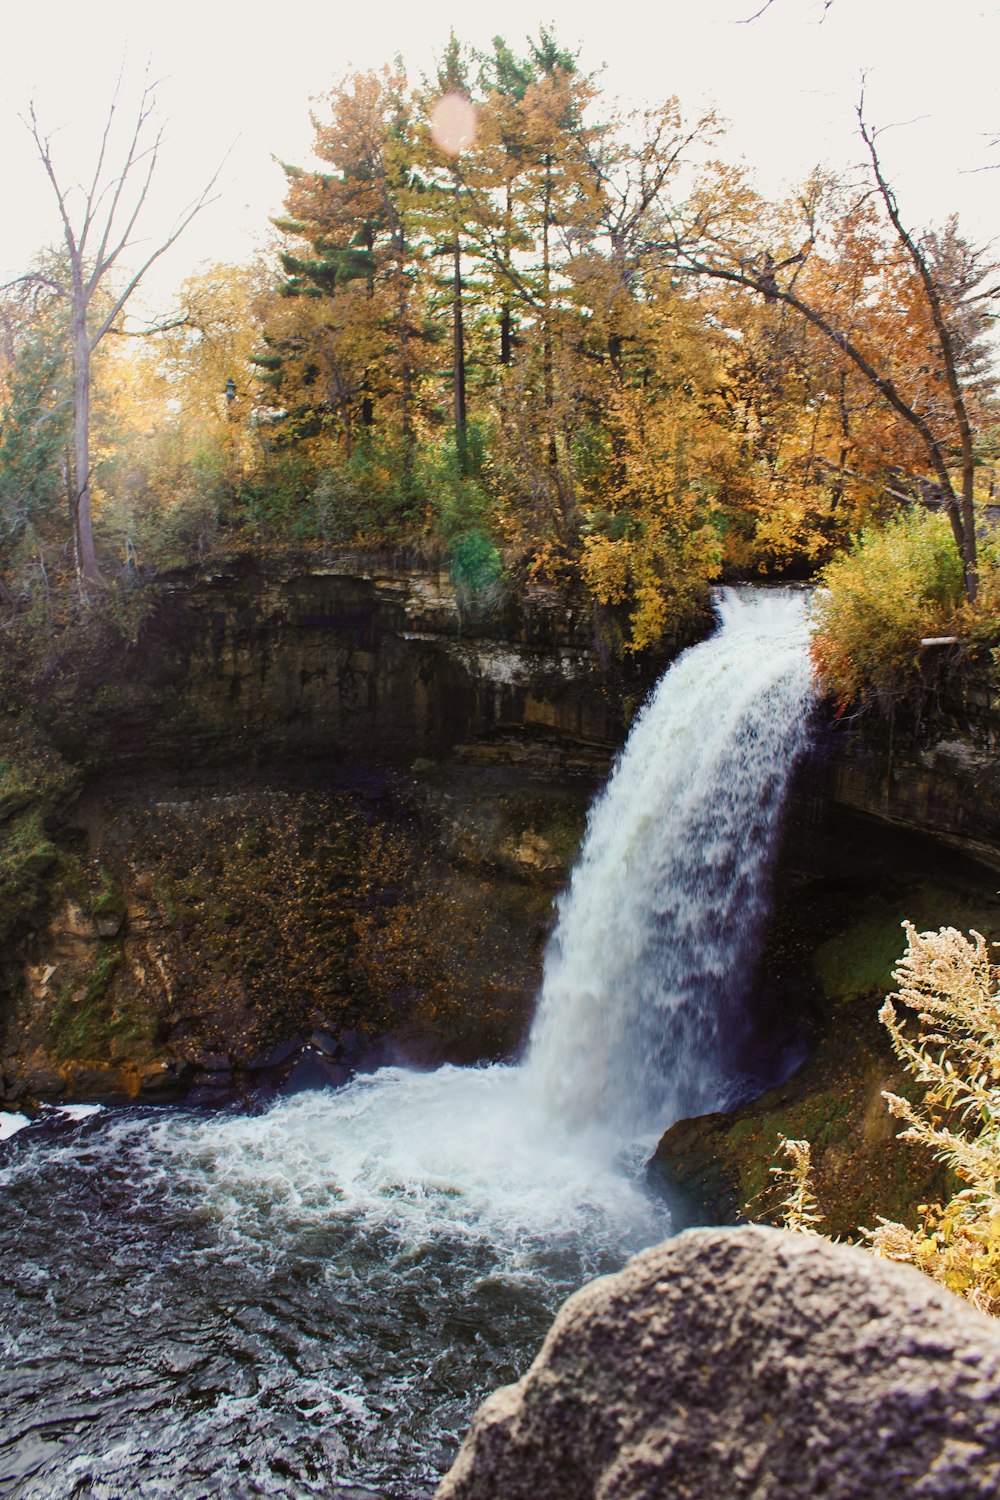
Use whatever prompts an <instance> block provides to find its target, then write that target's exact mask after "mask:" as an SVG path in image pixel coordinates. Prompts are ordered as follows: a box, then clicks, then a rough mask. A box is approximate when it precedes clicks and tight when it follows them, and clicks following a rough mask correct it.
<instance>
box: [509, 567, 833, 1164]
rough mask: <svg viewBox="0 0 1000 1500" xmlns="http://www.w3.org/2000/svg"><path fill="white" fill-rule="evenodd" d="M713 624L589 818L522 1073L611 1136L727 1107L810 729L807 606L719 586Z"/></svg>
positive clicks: (567, 1115)
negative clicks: (797, 767)
mask: <svg viewBox="0 0 1000 1500" xmlns="http://www.w3.org/2000/svg"><path fill="white" fill-rule="evenodd" d="M719 615H720V619H721V628H720V629H719V630H718V631H717V632H716V634H715V635H713V636H712V637H710V638H709V639H708V640H706V641H703V642H701V643H700V644H699V645H697V646H693V647H692V648H691V649H690V650H688V651H686V652H685V653H684V654H683V655H682V656H680V657H679V658H678V659H677V661H675V662H674V664H673V665H672V667H671V668H670V670H669V671H668V672H667V673H666V675H665V676H664V677H663V678H662V679H661V681H660V683H659V685H658V687H657V688H656V690H655V692H654V693H653V696H652V697H651V698H650V700H649V702H648V703H647V704H646V706H645V708H644V709H643V711H642V713H641V714H640V716H639V718H638V720H637V722H636V724H635V726H634V727H633V729H632V733H631V734H630V736H629V739H628V743H627V744H626V746H625V749H624V751H623V752H622V755H621V758H620V759H619V761H618V763H617V766H616V767H615V770H614V773H613V775H612V777H611V780H610V782H609V783H608V786H607V788H606V790H605V791H604V793H603V795H602V796H601V797H600V798H599V799H598V801H597V802H596V803H595V805H594V807H593V809H592V811H591V815H590V820H589V823H588V829H587V834H586V837H585V840H584V845H583V849H582V852H581V854H580V857H579V859H578V861H577V864H576V868H575V870H574V872H573V877H572V881H571V884H570V887H569V890H568V892H567V893H566V895H565V896H564V898H563V899H562V902H561V904H560V910H559V918H558V924H557V927H556V931H555V934H554V937H553V939H552V942H551V944H550V947H549V951H548V954H547V957H546V963H545V977H544V983H543V987H542V995H541V1000H540V1003H539V1008H538V1013H537V1017H536V1020H535V1024H534V1027H533V1029H532V1033H531V1038H530V1043H529V1048H528V1053H527V1058H526V1062H525V1081H526V1082H527V1083H529V1084H530V1087H531V1090H532V1092H533V1093H534V1094H536V1095H537V1096H539V1097H541V1098H544V1099H545V1101H546V1104H547V1108H548V1110H549V1112H550V1113H551V1114H553V1115H554V1116H556V1117H559V1118H561V1119H563V1120H566V1121H570V1122H572V1121H579V1122H581V1123H583V1122H588V1123H591V1124H592V1123H593V1122H595V1121H603V1122H605V1123H606V1124H607V1125H609V1126H610V1127H612V1128H613V1129H614V1130H615V1132H616V1133H617V1134H619V1135H623V1134H624V1135H628V1134H631V1135H635V1134H637V1133H642V1132H644V1131H647V1130H650V1129H662V1128H663V1127H664V1125H665V1124H669V1123H670V1121H671V1120H674V1119H678V1118H680V1117H682V1116H684V1115H691V1114H698V1113H703V1112H705V1111H707V1110H711V1109H713V1108H718V1107H719V1106H720V1104H722V1103H724V1102H725V1092H724V1091H725V1083H724V1072H725V1067H726V1063H727V1062H730V1061H731V1051H732V1049H731V1048H730V1047H729V1046H728V1045H727V1043H728V1041H729V1039H730V1038H731V1037H732V1036H733V1034H734V1032H737V1031H738V1029H739V1023H740V1018H741V1011H742V1004H743V1001H744V999H745V996H746V991H747V987H748V985H749V983H750V982H751V980H752V977H753V966H754V960H755V959H756V957H757V955H758V945H759V941H760V935H761V928H762V921H763V917H764V915H765V912H766V896H767V885H768V872H769V869H770V864H771V860H772V855H773V853H774V848H775V840H776V838H777V835H778V830H779V827H780V816H781V809H782V805H783V802H784V798H785V793H786V790H787V787H788V783H789V778H790V775H791V772H792V769H793V767H794V764H795V760H796V757H797V756H798V754H799V753H800V751H801V750H802V749H803V747H804V745H805V742H806V738H807V734H808V718H809V708H810V702H811V696H812V691H811V671H810V665H809V658H808V650H807V643H808V622H807V612H806V603H805V600H804V598H803V596H802V595H801V594H797V593H791V592H786V591H781V592H756V593H752V594H751V593H737V592H735V591H733V590H726V591H725V592H724V593H723V595H722V598H721V601H720V605H719Z"/></svg>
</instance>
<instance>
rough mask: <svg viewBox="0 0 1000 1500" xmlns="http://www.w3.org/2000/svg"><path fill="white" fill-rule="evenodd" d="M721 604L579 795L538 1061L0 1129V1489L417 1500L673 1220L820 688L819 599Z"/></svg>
mask: <svg viewBox="0 0 1000 1500" xmlns="http://www.w3.org/2000/svg"><path fill="white" fill-rule="evenodd" d="M721 613H722V618H723V624H722V629H721V630H720V631H719V632H718V633H717V634H716V635H715V636H714V637H713V638H712V639H711V640H709V641H707V642H704V643H703V644H702V645H701V646H698V647H695V648H693V649H692V650H691V651H690V652H688V653H685V655H684V656H683V657H682V658H681V659H680V660H679V661H678V662H677V663H675V665H674V667H673V668H672V669H671V671H670V672H669V673H668V674H667V675H666V677H665V678H664V679H663V681H662V682H661V684H660V686H659V687H658V689H657V691H656V693H655V694H654V696H653V697H652V699H651V700H650V702H649V704H648V705H647V707H646V708H645V709H644V711H643V713H642V715H641V716H640V718H639V720H638V721H637V724H636V727H635V728H634V730H633V733H632V735H631V737H630V740H629V743H628V745H627V746H626V749H625V751H624V752H623V755H622V757H621V759H620V761H619V763H618V765H617V767H616V770H615V772H614V774H613V776H612V778H611V781H610V782H609V785H608V787H607V789H606V791H605V792H604V793H603V794H602V797H601V798H600V799H599V800H598V802H597V804H596V805H595V808H594V810H593V811H592V814H591V819H590V823H589V827H588V833H587V837H586V839H585V843H584V848H583V851H582V853H581V857H580V861H579V863H578V866H577V869H576V871H575V873H574V877H573V881H572V885H571V888H570V890H569V892H568V893H567V895H566V897H565V898H564V899H563V901H562V903H561V907H560V915H559V922H558V927H557V934H556V937H555V939H554V941H553V944H552V948H551V952H550V954H549V957H548V960H547V965H546V977H545V982H544V986H543V995H542V998H541V1002H540V1006H539V1015H538V1018H537V1020H536V1023H535V1027H534V1029H533V1033H532V1038H531V1041H530V1044H529V1047H528V1049H527V1053H526V1057H525V1060H524V1061H523V1062H522V1063H521V1064H520V1065H519V1066H492V1067H488V1068H477V1069H457V1068H441V1069H439V1070H437V1071H435V1072H433V1073H424V1074H419V1073H413V1072H407V1071H405V1070H402V1069H383V1070H381V1071H380V1072H378V1073H376V1074H373V1075H370V1076H366V1077H360V1078H357V1079H356V1080H354V1081H353V1082H352V1083H350V1084H348V1085H347V1086H345V1087H344V1088H342V1089H339V1090H336V1091H329V1092H322V1093H320V1092H316V1093H305V1094H300V1095H297V1096H295V1097H292V1098H289V1099H284V1100H281V1101H280V1102H278V1103H277V1104H275V1105H272V1106H271V1107H268V1108H265V1109H262V1110H261V1111H260V1112H259V1113H256V1114H247V1113H236V1112H222V1113H218V1112H216V1113H211V1112H206V1111H196V1110H191V1109H184V1108H177V1109H171V1110H159V1111H154V1110H105V1111H100V1112H98V1113H95V1114H93V1115H91V1116H89V1117H86V1118H82V1119H81V1118H67V1117H64V1116H53V1117H52V1118H51V1119H50V1120H48V1121H46V1122H45V1123H42V1124H34V1125H31V1126H30V1127H28V1128H26V1129H23V1130H21V1131H19V1132H17V1133H16V1134H15V1135H13V1136H12V1137H11V1138H10V1139H9V1140H8V1141H7V1142H6V1143H5V1144H3V1145H0V1187H2V1190H3V1210H4V1212H3V1229H4V1235H3V1246H4V1248H3V1251H2V1268H0V1494H4V1495H11V1496H18V1497H24V1500H28V1497H37V1500H64V1497H65V1500H69V1497H84V1496H86V1497H90V1496H93V1497H95V1500H133V1497H154V1496H155V1497H170V1500H195V1497H202V1496H205V1497H208V1496H233V1497H245V1496H246V1497H249V1496H255V1495H260V1496H269V1497H289V1500H291V1497H296V1500H297V1497H304V1496H311V1495H334V1496H336V1495H340V1496H342V1497H346V1496H354V1497H360V1496H364V1495H380V1496H392V1497H400V1500H402V1497H406V1500H415V1497H418V1496H424V1495H429V1494H431V1493H432V1491H433V1488H434V1484H435V1482H436V1479H437V1477H438V1476H439V1474H440V1473H441V1471H442V1470H443V1469H444V1468H445V1467H447V1464H448V1463H449V1461H450V1459H451V1457H452V1455H453V1453H454V1449H455V1446H456V1444H457V1442H458V1440H459V1439H460V1437H461V1434H462V1433H463V1432H464V1430H465V1427H466V1426H467V1424H468V1421H469V1417H470V1415H471V1413H472V1411H473V1409H474V1408H475V1406H476V1405H477V1404H478V1402H479V1400H480V1399H481V1397H482V1396H483V1395H484V1394H485V1393H486V1391H488V1390H490V1389H492V1388H493V1387H495V1386H496V1385H498V1384H502V1383H504V1382H506V1381H509V1380H512V1379H515V1378H516V1377H517V1376H518V1375H519V1374H521V1373H523V1370H524V1368H525V1367H526V1365H527V1363H528V1362H529V1361H530V1358H531V1356H532V1354H533V1352H534V1351H535V1349H536V1348H537V1345H538V1343H539V1340H540V1338H541V1337H542V1335H543V1333H544V1331H545V1329H546V1327H547V1326H548V1323H549V1321H550V1319H551V1315H552V1312H553V1311H554V1309H555V1307H556V1306H557V1305H558V1304H559V1302H560V1301H562V1299H563V1298H564V1297H565V1296H566V1294H567V1293H568V1292H569V1291H571V1290H573V1289H574V1288H575V1287H576V1286H578V1285H579V1284H580V1283H581V1282H582V1281H584V1280H586V1279H587V1278H589V1277H590V1276H592V1275H595V1274H598V1273H600V1272H602V1271H606V1270H611V1269H615V1268H617V1267H618V1266H619V1265H620V1264H621V1263H622V1261H623V1259H624V1258H625V1257H626V1256H627V1255H628V1254H630V1253H632V1252H633V1251H634V1250H636V1249H638V1248H640V1247H641V1246H643V1245H645V1244H649V1243H651V1242H653V1241H655V1240H656V1239H659V1238H662V1237H663V1235H664V1234H666V1233H668V1232H669V1220H668V1217H667V1214H666V1211H665V1209H664V1207H663V1205H662V1204H661V1203H659V1202H658V1201H657V1200H655V1199H654V1198H651V1197H650V1196H649V1195H648V1194H647V1192H646V1191H645V1189H644V1187H643V1177H642V1164H643V1161H644V1159H645V1156H646V1154H647V1152H648V1147H649V1145H650V1144H651V1141H652V1140H653V1139H655V1135H656V1134H657V1133H658V1131H659V1130H661V1129H663V1128H665V1127H666V1125H668V1124H669V1123H670V1122H671V1120H672V1119H674V1118H677V1117H678V1115H679V1113H681V1112H686V1111H690V1110H691V1109H694V1108H711V1107H713V1106H715V1105H717V1104H719V1103H720V1102H722V1101H724V1100H725V1098H726V1097H727V1092H728V1091H731V1089H732V1083H731V1078H732V1067H733V1057H732V1053H733V1046H732V1043H733V1041H734V1039H738V1036H739V1031H740V1007H741V1004H742V1002H743V999H744V995H745V988H746V983H747V978H748V974H749V972H750V969H751V968H752V964H753V960H754V958H755V956H756V949H757V941H758V935H759V928H760V919H761V916H762V913H763V910H764V904H765V895H766V872H767V866H768V861H769V858H770V855H771V851H772V845H773V839H774V830H775V828H776V827H777V823H778V817H779V814H780V808H781V802H782V799H783V796H784V791H785V788H786V785H787V779H788V775H789V772H790V769H791V767H792V765H793V763H794V760H795V757H796V755H797V754H798V752H799V750H800V749H801V747H802V745H803V744H804V741H805V735H806V721H807V715H808V705H809V696H810V689H809V671H808V664H807V656H806V649H805V642H806V622H805V611H804V605H803V603H802V601H801V600H800V599H798V598H794V597H787V596H781V595H773V594H772V595H765V596H763V597H760V598H752V599H749V600H747V599H741V598H739V597H737V596H734V595H730V596H728V597H727V598H726V600H725V601H724V603H723V605H722V609H721Z"/></svg>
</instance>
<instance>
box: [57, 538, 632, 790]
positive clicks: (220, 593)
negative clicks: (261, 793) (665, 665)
mask: <svg viewBox="0 0 1000 1500" xmlns="http://www.w3.org/2000/svg"><path fill="white" fill-rule="evenodd" d="M151 597H152V601H153V602H152V606H151V609H150V611H149V613H148V615H147V617H146V618H145V619H144V620H143V621H142V623H141V625H140V627H139V630H138V637H137V641H136V644H135V645H134V646H132V647H131V648H126V647H124V646H122V647H121V648H120V649H119V650H118V651H117V652H116V653H114V654H113V655H112V657H111V658H110V659H106V660H104V661H103V662H101V663H95V664H92V665H88V664H81V663H79V662H77V663H75V664H74V669H73V670H72V671H70V672H69V673H67V674H65V675H64V674H62V673H60V672H58V671H57V672H55V673H53V676H52V681H51V685H50V695H49V702H48V704H47V707H46V710H45V712H46V716H47V718H48V721H49V723H50V725H51V726H52V729H53V732H54V733H55V734H56V736H57V737H58V738H59V739H60V741H61V742H62V743H65V744H67V745H68V746H70V747H71V748H72V749H74V750H76V751H77V752H79V753H86V752H91V753H92V752H93V751H94V749H95V748H96V749H97V750H98V753H99V756H100V760H101V763H102V765H104V766H105V767H106V766H107V765H109V764H113V765H116V766H123V765H133V766H135V765H143V764H146V765H150V764H154V765H161V766H162V765H167V764H177V763H178V761H180V762H181V763H183V764H191V763H202V764H205V763H215V764H218V763H219V762H223V761H231V760H232V758H233V756H234V755H236V756H240V757H244V758H245V757H248V756H249V757H252V758H257V759H259V758H264V757H268V756H271V757H288V756H304V755H305V756H316V755H321V756H327V757H331V758H333V759H336V760H343V761H354V762H361V761H371V760H373V759H374V760H377V761H379V762H380V763H383V764H385V763H391V764H405V765H409V764H410V763H411V762H412V761H413V760H414V758H416V757H419V756H436V755H440V754H443V753H445V752H447V751H448V750H450V749H451V747H452V746H454V745H455V744H456V743H459V742H462V741H465V740H468V739H471V738H475V737H480V736H483V735H486V734H489V733H491V732H493V731H498V730H504V729H516V730H519V731H520V730H527V731H528V732H529V733H530V732H534V731H538V732H540V733H542V734H545V733H546V732H549V733H552V734H556V735H559V736H563V737H569V738H571V739H573V740H575V741H578V742H582V743H585V744H592V745H593V746H594V747H595V748H597V749H598V750H599V752H600V753H602V754H603V755H604V756H605V758H606V757H607V756H608V755H609V754H610V753H611V751H612V749H613V748H614V747H615V746H616V745H617V744H619V743H620V742H621V739H622V736H623V733H624V729H625V726H626V724H627V719H628V715H629V712H630V710H631V708H632V707H633V706H634V704H635V702H636V701H637V699H638V698H641V695H642V693H643V692H644V690H645V688H646V686H647V685H648V681H649V669H648V668H647V670H646V673H645V675H644V673H643V671H642V670H640V669H638V668H632V669H631V670H623V669H622V668H621V667H620V666H617V665H613V664H612V656H611V653H606V654H604V655H603V656H602V653H601V652H600V650H599V649H598V646H597V644H596V642H595V622H594V619H593V618H592V616H591V615H590V613H589V612H588V611H587V610H585V609H584V608H582V607H581V606H579V605H574V604H572V603H569V602H568V601H567V599H566V597H565V596H564V595H563V594H561V593H560V592H559V591H557V590H554V589H546V588H542V587H534V588H531V587H529V588H528V589H527V590H526V591H525V594H524V596H523V598H522V599H521V600H520V601H519V602H518V603H517V604H516V605H511V606H507V607H503V608H499V607H497V608H492V609H490V608H486V607H484V606H483V605H481V604H480V605H477V606H475V607H473V606H472V605H470V604H468V603H463V601H462V600H461V599H460V597H459V596H458V595H457V594H456V591H455V589H454V587H453V586H452V584H451V582H450V580H449V578H448V576H447V574H446V573H441V572H438V571H434V570H429V569H426V568H425V569H422V570H409V569H407V568H405V567H398V566H394V564H393V561H392V559H381V560H380V559H378V558H375V557H371V556H368V555H365V554H359V555H351V554H345V555H344V556H343V557H342V558H341V559H340V560H339V561H338V562H337V563H336V564H324V565H320V564H317V563H315V562H303V561H301V560H299V561H298V562H287V563H285V564H284V565H279V564H275V563H271V564H269V565H264V564H260V563H256V562H253V561H249V560H247V561H244V562H242V563H239V562H237V563H234V564H232V565H230V566H228V567H226V568H224V569H219V570H216V571H211V572H205V571H200V570H188V571H187V572H185V573H183V574H178V575H176V576H173V577H166V578H162V579H159V580H157V582H156V585H155V588H154V589H153V591H152V593H151ZM81 688H83V689H84V691H83V692H81Z"/></svg>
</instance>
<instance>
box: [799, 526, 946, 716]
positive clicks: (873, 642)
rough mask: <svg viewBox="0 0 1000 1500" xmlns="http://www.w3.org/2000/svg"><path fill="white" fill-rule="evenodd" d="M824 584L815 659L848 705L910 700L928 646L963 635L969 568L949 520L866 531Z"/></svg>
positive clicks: (827, 572) (817, 606)
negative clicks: (928, 640) (925, 642)
mask: <svg viewBox="0 0 1000 1500" xmlns="http://www.w3.org/2000/svg"><path fill="white" fill-rule="evenodd" d="M819 583H820V587H819V589H818V591H817V594H816V597H815V603H814V610H813V613H814V618H815V632H814V635H813V656H814V659H815V661H816V665H817V668H818V671H819V674H820V678H821V680H822V682H823V684H824V686H825V687H826V688H827V689H828V690H829V691H830V692H831V693H833V695H834V696H835V697H836V698H837V699H838V700H839V701H840V703H841V704H843V705H847V704H850V703H857V702H862V701H864V700H865V699H866V698H870V697H872V696H873V695H874V697H876V698H877V699H879V700H881V701H883V702H891V701H892V700H893V699H894V698H897V697H900V696H903V695H905V694H906V693H907V692H908V691H910V690H911V689H912V688H913V686H914V685H915V683H916V682H917V681H918V679H919V676H920V656H919V652H920V642H921V640H922V639H924V638H925V637H927V636H940V635H950V634H953V633H954V632H955V631H956V629H957V628H959V615H960V612H961V610H962V607H963V604H964V598H965V595H964V582H963V575H962V565H961V561H960V559H959V556H958V552H957V550H956V547H955V543H954V539H953V537H952V534H951V529H950V527H949V526H948V523H947V521H946V520H945V518H944V517H943V516H938V515H932V514H931V513H929V512H927V511H922V510H913V511H906V512H903V513H901V514H899V515H897V516H895V517H894V518H893V519H892V520H891V521H890V522H889V523H888V524H887V525H886V526H885V527H884V528H882V529H881V530H874V529H868V530H865V531H863V532H862V533H861V535H860V536H859V537H858V538H856V540H855V541H854V543H853V545H852V546H851V550H850V551H849V552H847V553H845V554H843V555H842V556H840V557H837V558H834V560H833V561H832V562H830V563H828V564H827V566H826V567H825V568H824V569H823V571H822V573H821V574H820V578H819Z"/></svg>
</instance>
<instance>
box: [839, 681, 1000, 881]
mask: <svg viewBox="0 0 1000 1500" xmlns="http://www.w3.org/2000/svg"><path fill="white" fill-rule="evenodd" d="M938 677H939V681H938V683H937V687H936V690H935V691H934V692H933V693H932V694H930V695H929V697H928V699H927V701H926V702H925V703H924V704H923V705H922V708H921V711H920V712H919V713H918V714H917V715H916V717H914V712H913V711H911V712H910V714H909V715H904V714H901V715H900V722H898V723H894V724H887V723H885V722H884V721H883V722H879V721H877V720H876V718H875V716H874V715H871V716H870V717H869V719H868V720H867V721H865V720H862V721H861V722H859V723H857V724H851V723H840V724H838V725H836V726H835V727H834V728H833V730H832V731H831V732H830V734H829V736H828V746H827V748H828V751H829V754H828V756H827V760H826V777H825V787H824V790H825V793H826V795H827V796H828V797H829V798H830V799H831V800H832V801H833V802H835V803H837V804H838V805H840V806H842V807H845V808H851V809H853V810H855V811H857V812H862V813H866V814H867V815H869V816H870V817H874V818H877V819H878V820H879V821H880V822H883V823H889V824H894V825H895V826H897V827H901V828H909V829H914V830H916V831H918V832H920V833H922V834H925V835H926V834H931V835H933V836H934V837H935V838H938V839H940V840H942V841H944V842H946V843H949V844H951V845H953V846H954V847H956V848H959V849H962V850H963V851H964V852H966V853H968V854H971V855H973V856H974V857H976V858H978V859H982V860H984V861H986V862H988V863H989V864H991V865H993V866H995V867H1000V681H998V679H997V676H996V673H995V672H989V671H987V669H986V668H985V667H980V668H978V669H976V668H974V667H970V666H968V665H967V664H963V663H961V662H960V663H956V664H954V665H953V667H952V669H951V670H950V671H949V670H948V668H947V663H941V664H940V665H939V668H938Z"/></svg>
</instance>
